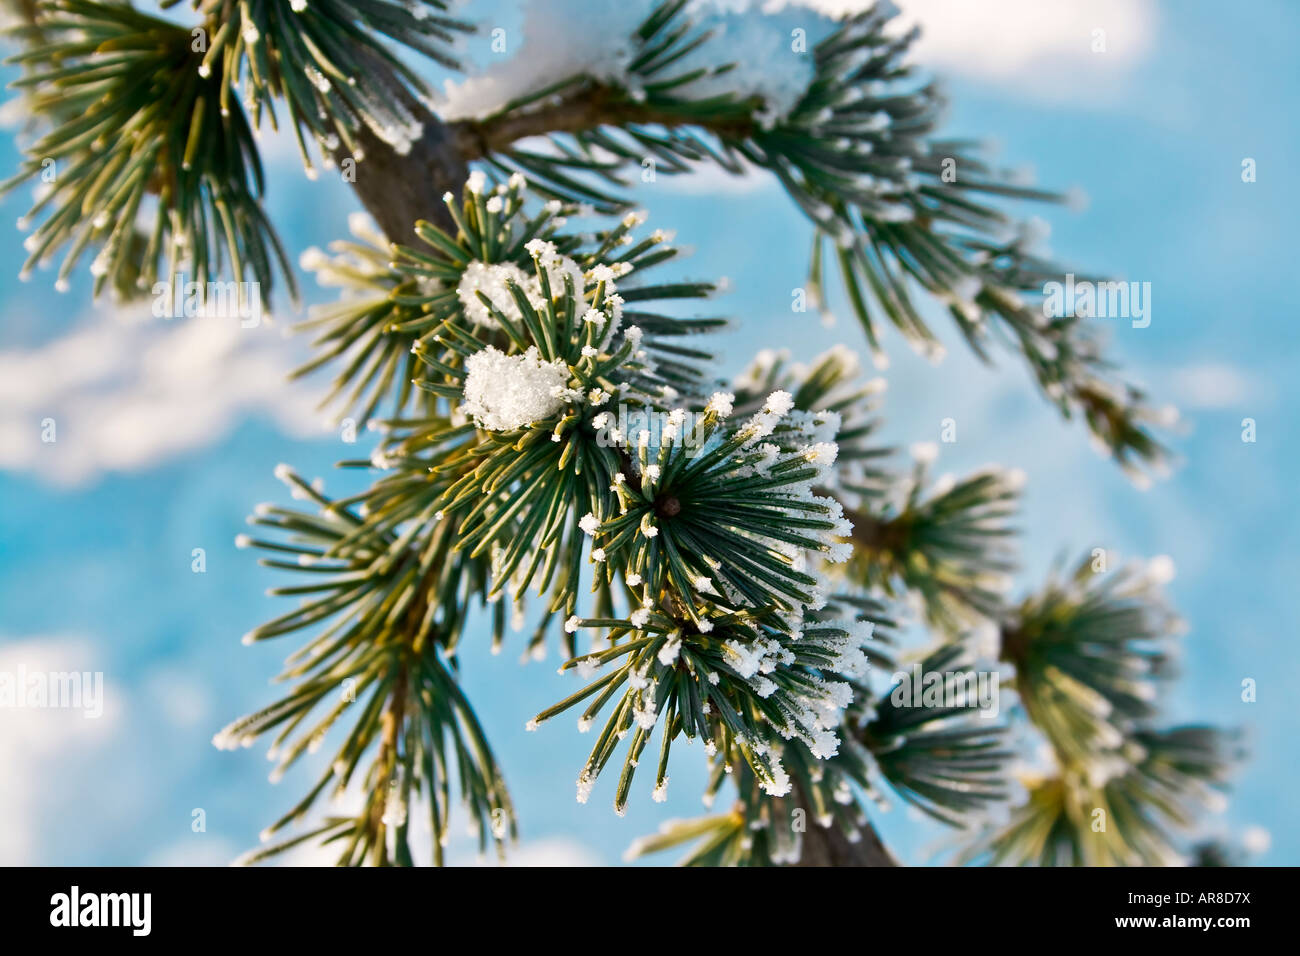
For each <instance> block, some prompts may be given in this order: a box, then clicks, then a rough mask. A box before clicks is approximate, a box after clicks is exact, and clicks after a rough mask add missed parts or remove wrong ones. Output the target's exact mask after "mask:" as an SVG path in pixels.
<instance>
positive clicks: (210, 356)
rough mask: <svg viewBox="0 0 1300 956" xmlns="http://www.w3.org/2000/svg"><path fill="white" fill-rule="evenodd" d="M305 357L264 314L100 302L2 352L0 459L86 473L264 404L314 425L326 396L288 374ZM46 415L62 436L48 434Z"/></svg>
mask: <svg viewBox="0 0 1300 956" xmlns="http://www.w3.org/2000/svg"><path fill="white" fill-rule="evenodd" d="M295 361H296V360H295V354H294V350H293V347H292V346H291V345H290V343H289V342H287V341H286V340H285V339H284V337H283V336H282V334H281V332H280V329H279V328H278V327H273V326H269V325H267V324H266V323H265V322H263V324H261V325H259V326H257V327H255V328H247V329H246V328H242V327H241V326H240V322H239V320H238V319H236V318H229V319H226V318H221V319H218V318H184V319H170V320H161V319H155V318H153V316H152V315H151V314H150V312H149V308H148V306H147V305H146V306H142V307H134V308H133V309H131V310H114V309H101V310H98V311H97V312H96V313H95V314H94V317H93V318H91V319H89V320H88V321H86V322H84V323H82V324H81V325H80V326H78V327H76V328H74V329H73V330H72V331H71V332H69V333H68V334H66V335H64V336H62V337H60V338H58V339H56V340H55V341H52V342H50V343H48V344H46V345H43V346H40V347H38V348H35V349H30V350H8V351H3V352H0V468H7V469H13V470H24V471H33V472H36V473H37V474H40V475H42V476H43V477H46V478H48V479H50V480H53V481H57V482H60V483H65V484H76V483H79V482H83V481H86V480H88V479H90V478H92V477H94V476H95V475H97V474H99V473H100V472H104V471H132V470H136V469H140V468H146V467H149V466H151V465H155V464H157V463H158V462H160V461H162V460H164V459H167V458H169V457H171V456H174V455H177V454H180V453H183V452H186V451H190V450H192V449H195V448H201V447H204V446H206V445H208V444H210V443H212V442H213V441H215V440H217V439H219V438H220V437H221V436H222V435H223V434H224V433H226V432H227V431H229V430H230V429H231V428H232V427H233V426H234V425H235V424H236V422H237V421H238V420H239V418H240V417H241V416H243V415H246V414H249V413H253V412H259V411H260V412H265V413H267V414H269V415H270V416H271V417H272V418H273V419H274V420H275V422H276V423H277V424H278V425H279V426H280V427H282V428H284V429H285V430H286V431H288V432H290V433H291V434H294V435H302V436H305V435H309V434H313V433H315V432H318V431H319V430H320V429H321V428H322V427H323V425H322V418H321V416H320V415H319V414H318V413H316V412H314V411H313V406H314V402H315V400H316V399H317V398H318V397H319V396H318V395H317V394H316V389H315V388H314V387H312V386H311V384H310V383H308V384H304V385H294V386H290V385H288V384H286V381H285V377H286V374H287V372H288V371H289V370H290V369H291V368H293V366H294V364H295ZM46 419H52V420H53V422H54V429H55V431H54V437H55V441H53V442H46V441H44V440H43V432H44V425H43V422H44V421H45V420H46Z"/></svg>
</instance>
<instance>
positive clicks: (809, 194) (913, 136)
mask: <svg viewBox="0 0 1300 956" xmlns="http://www.w3.org/2000/svg"><path fill="white" fill-rule="evenodd" d="M894 12H895V11H894V10H893V8H892V5H890V4H886V3H881V4H875V5H873V6H872V7H871V8H869V9H868V10H866V11H863V12H862V13H860V14H857V15H855V16H851V17H849V18H847V19H846V20H845V21H844V22H843V23H842V24H840V25H839V26H837V28H836V29H835V30H834V31H833V32H832V33H831V34H830V35H829V36H828V37H826V38H825V39H823V40H822V41H821V42H820V43H819V44H817V46H816V47H815V48H814V49H813V50H812V51H811V52H810V53H808V54H805V56H806V57H807V58H808V59H810V60H811V61H812V62H813V64H814V67H813V76H812V79H811V82H810V83H809V85H808V86H807V89H806V90H805V92H804V94H803V96H802V97H801V98H800V99H799V100H798V102H797V103H795V104H794V105H793V107H789V108H788V109H787V111H786V112H782V111H781V109H778V104H776V103H774V102H772V101H771V100H769V99H767V98H765V96H764V95H763V94H762V93H761V92H759V93H751V92H750V91H748V90H745V89H739V90H734V89H733V90H730V91H728V92H725V93H717V92H715V90H716V88H717V86H718V84H719V81H720V79H721V78H724V77H726V76H728V75H729V74H732V73H733V72H735V71H736V68H737V64H736V63H734V62H729V61H728V60H727V57H728V56H729V55H730V51H729V50H726V49H724V47H723V44H722V43H721V42H720V41H719V40H717V39H716V36H715V31H714V30H713V29H711V28H710V27H709V26H707V25H702V24H700V23H697V22H696V21H695V19H694V17H695V12H693V11H691V10H689V9H688V6H687V5H686V4H685V3H682V2H680V0H666V2H664V3H662V4H660V5H659V6H658V7H657V8H656V9H655V11H654V12H653V13H652V14H651V16H650V17H649V18H648V19H647V20H646V21H645V23H644V24H642V25H641V27H640V29H639V30H637V31H636V32H635V33H634V35H633V37H632V53H631V54H630V56H629V59H628V63H627V65H626V70H625V75H624V76H622V77H621V78H610V77H609V76H608V75H606V74H605V73H602V75H601V76H600V77H594V76H589V75H586V74H583V73H577V74H575V75H572V76H568V77H556V78H555V81H554V82H553V83H551V84H550V85H548V86H546V88H544V89H542V90H538V91H535V92H532V93H529V94H527V95H524V96H521V97H519V98H518V99H516V100H514V101H512V102H510V103H507V104H505V105H503V106H502V107H501V108H500V109H498V110H497V111H495V112H493V113H492V114H490V115H488V116H486V117H482V118H479V119H469V120H461V121H458V122H457V123H455V124H454V127H455V130H456V133H455V139H456V141H457V142H458V144H459V145H460V149H461V151H462V154H464V155H466V156H469V157H472V158H475V159H478V158H482V159H484V160H486V161H487V162H489V163H491V164H493V165H495V166H497V167H498V168H500V169H502V170H503V171H505V172H509V171H511V170H518V171H521V172H524V173H526V174H528V175H529V176H530V178H532V180H533V181H534V186H535V188H537V189H539V190H540V191H541V192H542V193H543V194H545V195H550V196H554V197H557V198H562V199H566V200H570V201H574V202H579V201H581V202H589V203H591V204H592V205H593V206H594V207H595V208H596V209H598V210H602V211H608V212H613V211H616V210H618V209H620V208H623V207H624V205H625V203H624V200H623V199H622V198H621V197H620V195H619V192H620V191H621V187H622V186H624V185H625V184H626V183H625V181H624V179H623V178H622V176H623V174H624V173H625V172H626V170H627V169H628V168H633V167H643V166H644V165H645V164H646V163H654V164H655V168H656V170H657V171H660V172H663V173H665V174H670V175H671V174H674V173H681V172H686V171H688V170H689V169H691V168H692V167H694V166H696V165H698V164H700V163H711V164H716V165H719V166H721V167H722V168H723V169H724V170H727V171H729V172H732V173H739V172H742V171H744V170H745V168H746V167H747V166H752V167H757V168H760V169H764V170H767V171H769V172H770V173H771V174H773V175H774V176H776V177H777V179H778V180H779V181H780V182H781V184H782V185H783V187H784V188H785V189H786V190H787V192H789V194H790V196H791V198H792V199H793V200H794V201H795V202H796V203H797V204H798V205H799V207H800V208H801V209H802V210H803V212H804V213H805V214H806V215H807V216H808V217H809V218H810V219H811V220H812V221H813V222H814V224H816V226H817V228H818V233H819V234H818V239H817V241H816V243H815V247H814V251H813V257H812V262H813V265H812V272H811V275H810V285H811V287H812V289H813V290H814V291H815V292H818V293H820V291H821V290H822V288H823V286H824V275H823V272H824V268H825V263H826V262H828V261H833V262H834V263H835V264H836V265H838V268H839V270H840V273H841V278H842V280H843V283H844V287H845V290H846V292H847V295H848V298H849V302H850V304H851V306H852V308H853V310H854V312H855V314H856V315H857V317H858V319H859V320H860V322H861V323H862V325H863V328H864V330H865V332H866V335H867V338H868V341H869V343H870V345H871V348H872V350H873V351H874V352H876V353H877V355H878V357H880V358H881V360H882V361H883V355H882V354H881V353H880V344H879V341H880V340H879V326H880V323H881V321H882V319H885V320H888V321H889V323H890V324H892V325H893V326H895V327H896V328H897V329H898V330H899V331H901V332H902V333H903V335H904V336H905V337H906V338H907V339H908V340H910V341H911V342H912V343H913V344H914V345H915V346H916V347H917V348H920V349H922V350H923V351H926V352H928V353H932V354H935V355H938V354H939V352H940V351H941V350H940V347H939V345H938V340H937V338H936V336H935V335H934V333H933V332H932V331H931V330H930V329H929V327H928V326H927V323H926V322H925V320H924V319H923V318H922V316H921V314H920V311H919V309H918V308H917V306H916V304H915V303H914V301H913V292H912V288H913V287H918V286H919V287H920V288H921V289H923V290H924V291H925V292H926V293H928V294H929V295H930V296H932V297H934V298H935V299H937V300H939V301H941V302H943V303H944V304H945V305H946V307H947V311H948V312H949V314H950V316H951V317H952V318H953V320H954V321H955V322H956V323H957V326H958V328H959V330H960V332H961V334H962V336H963V338H965V339H966V341H967V342H968V344H969V345H970V347H971V348H972V349H973V350H974V351H975V352H976V354H977V355H979V356H980V357H981V358H984V359H986V360H987V358H988V355H989V352H988V346H989V344H990V342H991V340H992V339H993V337H994V336H993V332H994V331H1001V332H1004V333H1005V336H1004V337H1005V339H1006V340H1008V343H1009V344H1010V345H1011V347H1013V348H1015V349H1017V350H1018V351H1020V352H1021V353H1022V355H1023V357H1024V359H1025V361H1026V363H1027V364H1028V366H1029V368H1030V370H1031V372H1032V373H1033V375H1034V377H1035V380H1036V381H1037V383H1038V385H1039V387H1040V388H1041V389H1042V390H1043V392H1044V393H1045V394H1046V396H1047V397H1048V398H1049V400H1050V401H1052V403H1053V404H1055V405H1056V406H1057V407H1058V408H1059V409H1060V411H1061V412H1062V413H1063V414H1064V415H1066V416H1067V417H1073V416H1079V417H1082V418H1083V419H1084V420H1085V421H1086V422H1087V424H1088V427H1089V428H1090V429H1091V430H1092V432H1093V434H1094V435H1096V436H1097V438H1098V439H1099V440H1100V441H1101V442H1103V443H1104V444H1105V446H1106V447H1107V448H1108V449H1109V450H1110V452H1111V453H1112V454H1113V455H1114V457H1115V458H1116V460H1117V461H1118V462H1119V463H1120V464H1121V465H1122V466H1123V467H1125V468H1126V470H1128V471H1130V472H1131V473H1133V474H1134V475H1135V477H1138V478H1139V480H1140V479H1141V477H1142V475H1141V469H1142V468H1143V467H1154V468H1157V469H1159V468H1161V467H1163V466H1164V464H1165V459H1166V452H1165V450H1164V449H1163V448H1162V447H1161V446H1160V444H1159V443H1158V442H1157V441H1156V440H1155V439H1154V438H1153V437H1152V434H1151V429H1152V427H1153V426H1156V425H1160V424H1163V423H1165V416H1164V413H1163V412H1159V411H1156V410H1153V409H1151V408H1149V407H1148V406H1147V405H1146V403H1145V396H1144V395H1143V394H1142V393H1141V391H1140V390H1138V389H1135V388H1133V387H1131V386H1127V385H1122V384H1116V383H1114V382H1112V381H1111V378H1112V372H1111V369H1110V364H1109V363H1108V362H1107V361H1105V359H1104V358H1103V357H1102V355H1101V354H1100V351H1099V349H1098V346H1097V343H1096V342H1095V332H1094V330H1093V329H1092V328H1091V327H1090V326H1089V324H1088V323H1085V322H1083V321H1081V320H1079V319H1076V318H1072V317H1071V318H1065V319H1056V320H1051V319H1047V318H1045V316H1044V312H1043V309H1042V307H1041V304H1040V303H1041V298H1042V293H1043V289H1044V286H1045V283H1046V282H1048V281H1056V280H1060V279H1061V278H1062V277H1063V275H1064V272H1065V270H1064V269H1062V268H1060V267H1058V266H1055V265H1053V264H1051V263H1047V262H1044V261H1042V260H1041V259H1038V258H1037V257H1036V256H1035V255H1034V254H1033V252H1032V248H1031V246H1032V233H1031V231H1030V230H1026V229H1024V228H1021V229H1019V230H1017V229H1016V228H1015V226H1014V223H1013V222H1012V221H1011V220H1010V219H1009V218H1008V217H1007V216H1006V215H1005V214H1004V213H1003V212H1002V211H1001V210H1000V209H998V208H997V207H996V206H993V205H990V204H989V203H988V202H987V200H986V198H985V197H994V198H999V197H1003V198H1014V199H1027V200H1038V201H1044V200H1046V201H1056V200H1059V199H1061V198H1062V197H1060V196H1058V195H1056V194H1053V193H1050V192H1045V191H1042V190H1036V189H1031V188H1026V187H1023V186H1019V185H1015V184H1013V183H1012V182H1010V181H1009V179H1008V178H1007V177H1005V176H1003V175H1001V174H999V173H998V172H996V171H995V170H993V169H991V168H990V167H988V166H987V165H986V164H985V163H983V162H982V161H981V160H979V159H978V157H977V156H976V155H975V154H973V153H972V152H971V150H970V144H968V143H962V142H957V141H951V140H942V139H938V138H937V137H936V136H935V135H934V134H935V131H936V129H937V127H938V120H939V114H940V113H941V111H942V108H943V105H944V104H943V97H942V95H941V93H940V92H939V90H938V89H937V87H935V86H934V85H933V84H922V83H919V82H917V81H916V79H915V71H914V70H913V68H911V67H910V66H908V65H906V64H905V63H904V58H905V56H906V54H907V52H908V49H909V47H910V45H911V43H912V42H913V40H914V39H915V36H916V31H912V32H911V33H909V34H906V35H903V36H901V37H898V38H891V37H889V36H887V35H886V34H885V32H884V26H885V23H886V22H887V21H888V20H889V19H890V17H892V16H893V14H894ZM710 53H712V54H713V55H714V57H715V62H713V63H710V64H708V65H701V60H702V59H704V58H706V57H707V55H708V54H710ZM790 55H792V56H793V55H794V54H790ZM783 108H784V107H783ZM537 136H547V137H549V138H550V140H551V144H552V148H551V149H550V150H549V151H544V150H539V149H536V148H533V147H531V146H528V147H525V146H523V145H520V141H521V140H529V139H530V138H532V137H537ZM823 237H825V238H829V239H830V240H832V243H833V246H834V248H833V251H832V254H831V257H829V258H828V257H827V256H826V255H825V252H824V248H823V246H824V245H825V243H824V241H823ZM1074 271H1077V270H1074ZM995 326H998V328H996V329H995Z"/></svg>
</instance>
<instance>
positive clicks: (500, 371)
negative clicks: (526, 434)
mask: <svg viewBox="0 0 1300 956" xmlns="http://www.w3.org/2000/svg"><path fill="white" fill-rule="evenodd" d="M465 370H466V375H465V401H464V403H463V404H462V405H461V407H460V408H461V411H462V412H463V413H464V414H465V415H468V416H470V417H472V418H473V419H474V421H475V422H476V423H477V424H478V426H479V427H480V428H486V429H488V430H489V431H511V430H512V429H515V428H523V427H524V426H526V425H530V424H532V423H533V422H538V421H542V420H544V419H547V418H550V417H551V416H552V415H554V414H555V413H556V412H558V411H559V410H560V408H561V407H563V405H564V399H563V398H562V397H561V395H562V393H563V390H564V388H565V386H566V385H567V383H568V380H569V370H568V367H567V366H566V365H565V364H564V362H563V361H562V360H560V359H557V360H555V361H554V362H543V361H542V360H541V359H540V357H539V356H538V352H537V348H536V346H534V347H532V348H530V349H529V350H528V351H527V352H525V353H523V354H522V355H506V354H505V353H504V352H501V351H500V350H498V349H497V348H495V347H494V346H491V345H489V346H488V347H487V348H485V349H483V350H482V351H481V352H477V353H475V354H474V355H471V356H470V357H469V358H468V359H466V360H465Z"/></svg>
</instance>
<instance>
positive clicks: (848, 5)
mask: <svg viewBox="0 0 1300 956" xmlns="http://www.w3.org/2000/svg"><path fill="white" fill-rule="evenodd" d="M789 2H790V5H797V6H806V7H809V8H811V9H813V10H816V11H818V12H819V13H823V14H826V15H827V16H832V17H841V16H844V15H846V14H849V13H855V12H858V11H860V10H863V9H865V8H866V7H868V6H870V2H869V0H789ZM895 2H896V3H897V5H898V7H899V9H900V10H901V11H902V14H901V16H898V17H896V18H895V19H894V20H893V21H892V23H891V27H890V29H891V30H892V31H894V32H896V33H898V32H902V31H904V30H907V29H911V27H912V25H913V24H919V25H920V27H921V38H920V40H919V41H918V42H917V44H916V46H915V47H913V51H914V53H913V56H912V61H913V62H914V63H917V64H918V65H920V66H921V67H923V68H924V69H926V70H933V71H935V72H938V73H944V74H952V75H958V76H963V77H969V78H972V79H976V80H983V81H987V82H992V83H996V84H998V85H999V86H1003V87H1005V88H1006V89H1007V90H1010V91H1011V92H1014V93H1017V94H1019V95H1023V96H1026V97H1032V98H1038V99H1051V100H1057V99H1064V100H1087V101H1098V100H1103V99H1105V98H1106V97H1108V96H1111V95H1114V94H1115V93H1116V92H1117V91H1118V90H1119V89H1120V88H1121V87H1122V85H1123V83H1124V80H1125V78H1126V77H1127V75H1128V73H1129V71H1130V70H1131V69H1132V68H1133V67H1134V66H1135V65H1136V64H1138V63H1139V62H1140V61H1141V60H1142V58H1143V57H1144V56H1145V55H1146V53H1147V51H1148V50H1149V49H1150V48H1151V46H1152V44H1153V41H1154V38H1155V31H1156V26H1157V12H1156V8H1155V4H1154V3H1152V2H1151V0H895ZM755 3H756V5H760V6H762V7H763V8H764V9H779V8H781V7H784V6H786V5H787V4H786V2H785V0H768V2H766V3H763V2H762V0H755ZM1094 30H1103V31H1105V52H1104V53H1094V52H1093V37H1094V33H1093V31H1094Z"/></svg>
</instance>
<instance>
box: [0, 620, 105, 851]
mask: <svg viewBox="0 0 1300 956" xmlns="http://www.w3.org/2000/svg"><path fill="white" fill-rule="evenodd" d="M95 666H96V665H95V660H94V653H93V651H92V650H91V649H90V645H89V644H88V643H86V642H85V641H82V640H79V639H76V638H67V637H43V638H25V639H22V640H10V639H8V638H5V639H4V640H3V643H0V673H3V674H8V675H11V679H16V675H18V674H20V673H23V672H25V673H26V674H27V675H32V674H35V673H47V674H48V673H68V672H73V671H76V672H81V673H85V672H87V671H92V672H93V671H94V669H95ZM103 697H104V699H103V701H102V704H103V711H102V713H101V715H100V716H99V717H98V718H90V717H87V715H86V712H85V711H83V710H80V709H75V708H53V707H30V706H25V707H13V708H10V707H4V708H3V709H0V768H3V772H4V785H3V786H0V866H33V865H41V864H49V863H51V862H55V861H51V860H48V859H42V858H41V856H40V847H39V845H38V840H37V837H38V834H39V833H40V832H41V827H40V825H39V815H40V810H41V808H42V807H43V806H46V805H49V804H50V803H51V802H52V797H54V796H57V794H55V793H50V792H46V791H47V790H49V789H51V788H52V787H53V786H54V784H53V781H55V780H56V779H58V778H57V776H56V774H57V773H58V771H59V768H61V767H66V766H68V765H69V764H72V765H76V764H77V763H78V762H80V761H81V760H82V759H84V756H85V753H86V751H87V750H89V749H90V748H93V747H95V746H96V745H99V744H102V743H103V742H104V741H105V739H107V738H108V737H110V736H111V734H112V732H113V728H114V727H115V726H116V725H117V724H118V723H119V721H120V718H121V711H122V704H123V702H122V701H121V700H120V699H119V697H118V695H115V694H114V693H113V688H112V687H111V686H107V685H105V686H104V690H103Z"/></svg>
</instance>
